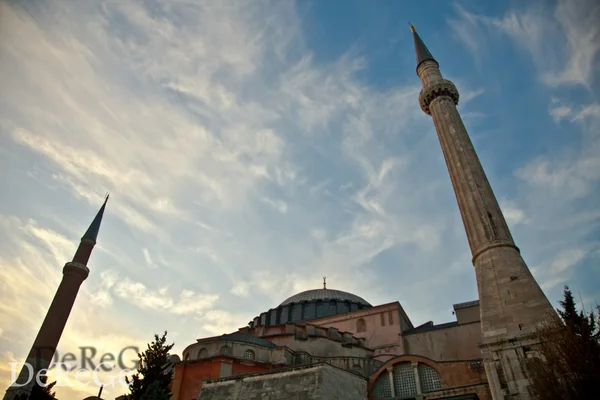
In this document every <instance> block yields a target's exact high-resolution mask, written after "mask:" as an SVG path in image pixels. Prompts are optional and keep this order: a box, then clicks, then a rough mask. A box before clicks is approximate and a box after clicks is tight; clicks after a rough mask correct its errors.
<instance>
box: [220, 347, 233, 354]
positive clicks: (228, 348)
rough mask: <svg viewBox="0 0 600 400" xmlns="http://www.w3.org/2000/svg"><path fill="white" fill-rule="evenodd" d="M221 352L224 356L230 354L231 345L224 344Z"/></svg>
mask: <svg viewBox="0 0 600 400" xmlns="http://www.w3.org/2000/svg"><path fill="white" fill-rule="evenodd" d="M219 354H221V355H222V356H230V355H231V347H229V346H222V347H221V350H219Z"/></svg>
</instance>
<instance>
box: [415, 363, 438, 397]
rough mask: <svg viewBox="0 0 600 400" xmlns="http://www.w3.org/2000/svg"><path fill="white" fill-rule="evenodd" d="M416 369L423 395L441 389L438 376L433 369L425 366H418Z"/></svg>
mask: <svg viewBox="0 0 600 400" xmlns="http://www.w3.org/2000/svg"><path fill="white" fill-rule="evenodd" d="M418 369H419V379H420V380H421V389H422V390H423V393H428V392H433V391H434V390H440V389H441V388H442V385H441V383H440V374H438V372H437V371H436V370H435V369H433V368H431V367H430V366H429V365H426V364H419V368H418Z"/></svg>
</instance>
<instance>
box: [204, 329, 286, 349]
mask: <svg viewBox="0 0 600 400" xmlns="http://www.w3.org/2000/svg"><path fill="white" fill-rule="evenodd" d="M204 342H243V343H251V344H255V345H257V346H262V347H269V348H273V347H277V346H276V345H275V344H274V343H272V342H269V341H268V340H267V339H263V338H260V337H257V336H254V335H251V334H249V333H241V332H234V333H230V334H228V335H222V336H217V337H212V338H207V339H201V340H198V343H204Z"/></svg>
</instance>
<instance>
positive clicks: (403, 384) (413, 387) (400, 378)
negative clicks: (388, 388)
mask: <svg viewBox="0 0 600 400" xmlns="http://www.w3.org/2000/svg"><path fill="white" fill-rule="evenodd" d="M394 391H395V392H396V396H412V395H415V394H417V379H416V377H415V371H414V369H413V367H412V365H411V363H409V362H403V363H399V364H396V365H395V366H394Z"/></svg>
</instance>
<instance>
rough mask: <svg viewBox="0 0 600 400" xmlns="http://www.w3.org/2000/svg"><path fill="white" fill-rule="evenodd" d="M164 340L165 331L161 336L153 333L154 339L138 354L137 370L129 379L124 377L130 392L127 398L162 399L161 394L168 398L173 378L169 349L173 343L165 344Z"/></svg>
mask: <svg viewBox="0 0 600 400" xmlns="http://www.w3.org/2000/svg"><path fill="white" fill-rule="evenodd" d="M166 341H167V332H166V331H165V333H164V334H163V335H162V337H159V336H158V335H157V334H155V335H154V341H153V342H152V343H150V344H148V348H147V349H146V351H144V352H143V353H139V354H138V358H139V362H138V372H137V373H135V374H133V375H132V377H131V380H130V379H129V378H127V377H126V378H125V380H126V382H127V383H128V384H129V390H130V392H131V393H130V394H129V395H128V396H127V398H128V400H142V398H144V400H155V399H156V400H162V399H164V397H161V396H166V399H165V400H168V399H169V398H170V397H171V390H170V389H169V385H170V384H171V379H172V378H173V371H172V368H171V362H170V361H169V351H171V349H172V348H173V346H174V343H171V344H169V345H167V344H165V343H166ZM140 375H141V376H140ZM149 389H152V390H149ZM147 392H148V393H147ZM146 394H147V395H146ZM144 395H146V396H144ZM148 396H151V397H148Z"/></svg>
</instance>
